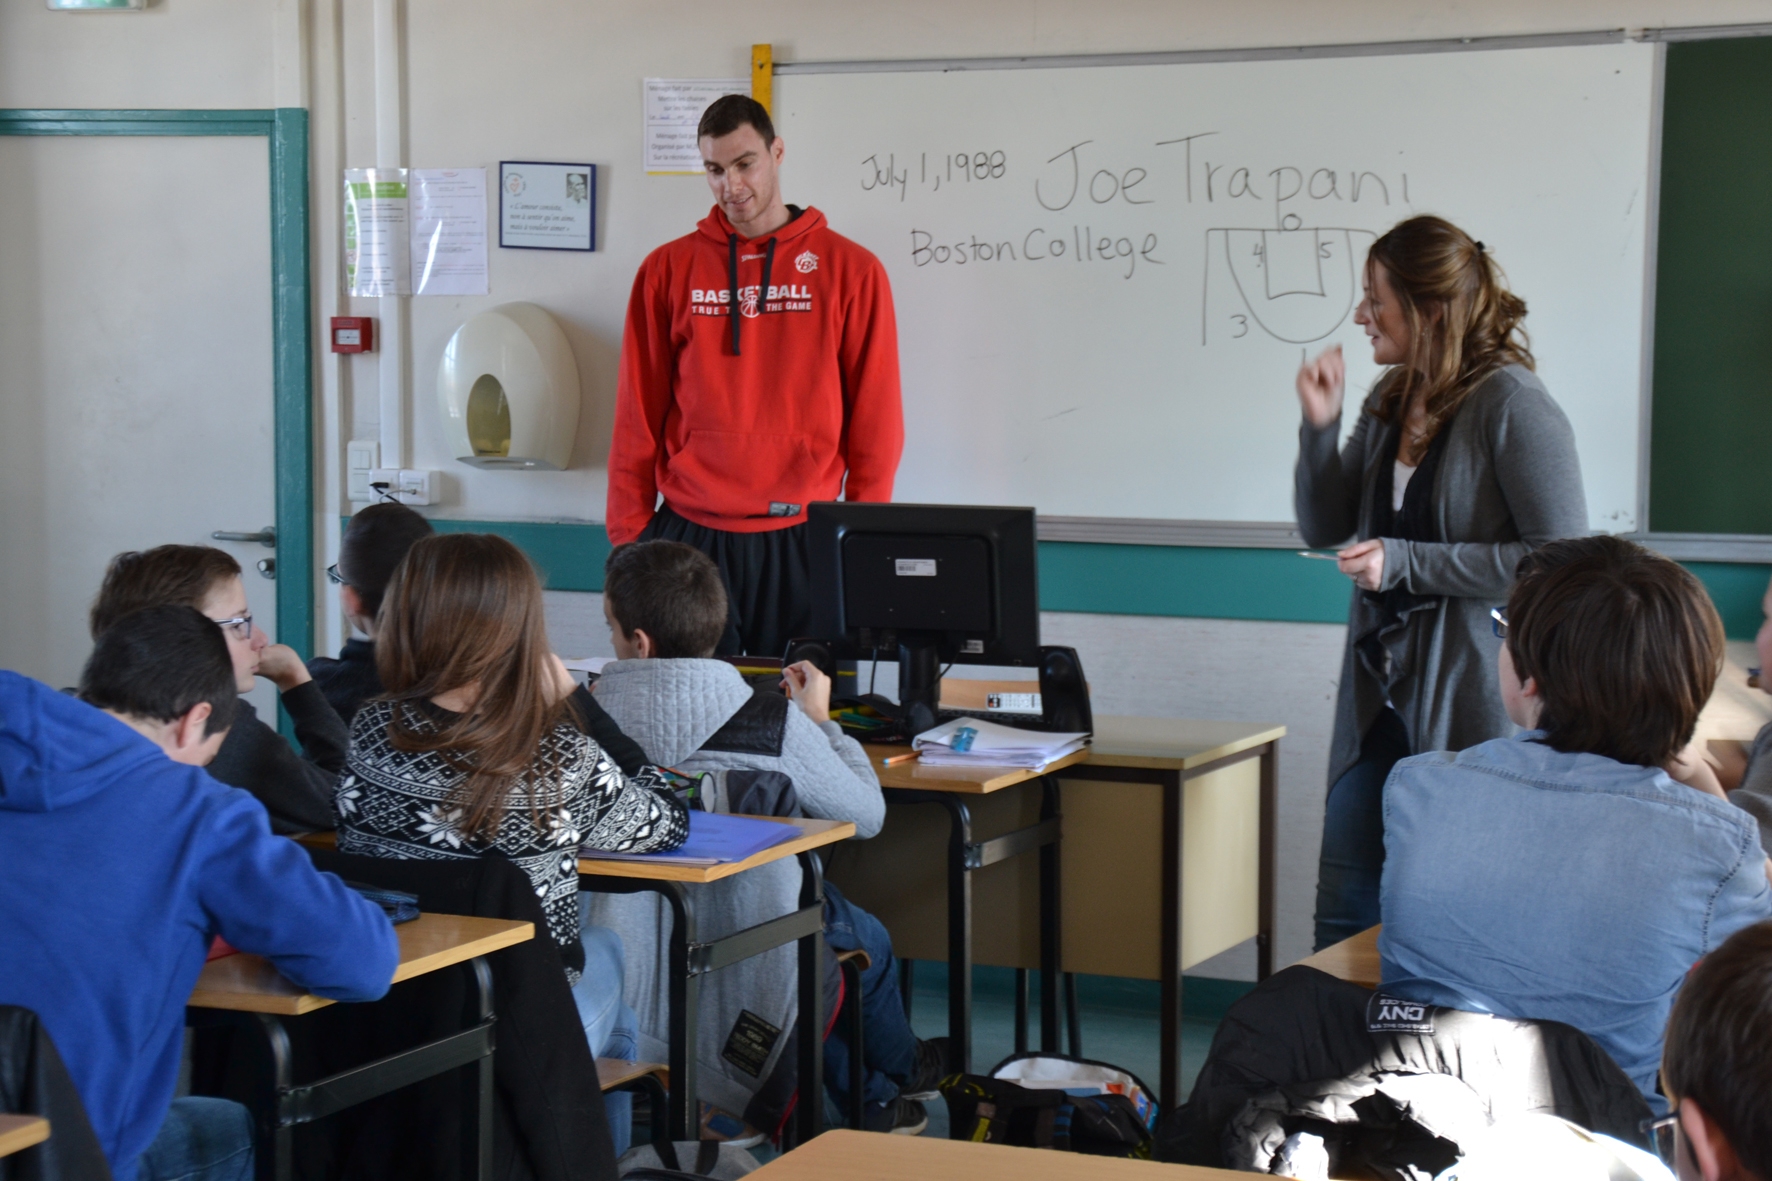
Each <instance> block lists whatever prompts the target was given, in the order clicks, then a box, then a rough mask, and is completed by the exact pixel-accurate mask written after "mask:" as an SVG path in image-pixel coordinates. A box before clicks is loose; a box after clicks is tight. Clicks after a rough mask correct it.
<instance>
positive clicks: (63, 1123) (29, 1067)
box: [0, 1005, 111, 1181]
mask: <svg viewBox="0 0 1772 1181" xmlns="http://www.w3.org/2000/svg"><path fill="white" fill-rule="evenodd" d="M0 1111H3V1112H6V1113H7V1114H9V1115H40V1116H42V1117H43V1118H44V1119H47V1120H48V1121H49V1139H47V1140H45V1141H44V1142H43V1143H41V1144H39V1145H37V1146H36V1147H34V1148H27V1149H25V1150H24V1151H23V1152H19V1153H15V1154H13V1155H12V1156H8V1157H4V1158H0V1181H111V1166H110V1164H109V1163H108V1162H107V1161H106V1160H105V1150H104V1149H103V1148H101V1147H100V1146H99V1142H98V1137H97V1136H96V1135H95V1134H94V1133H93V1131H92V1125H91V1124H90V1123H88V1122H87V1120H86V1108H85V1107H84V1106H83V1105H82V1104H81V1102H80V1092H79V1091H77V1090H75V1089H74V1080H73V1079H71V1078H69V1077H68V1068H67V1067H66V1066H64V1065H62V1057H61V1055H60V1054H58V1053H56V1051H55V1043H54V1042H52V1041H51V1040H50V1039H49V1032H48V1031H47V1030H45V1029H44V1028H43V1023H42V1022H40V1021H38V1020H37V1014H35V1013H33V1012H31V1010H29V1009H21V1008H19V1007H18V1006H17V1005H0Z"/></svg>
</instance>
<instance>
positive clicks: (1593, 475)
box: [775, 43, 1655, 532]
mask: <svg viewBox="0 0 1772 1181" xmlns="http://www.w3.org/2000/svg"><path fill="white" fill-rule="evenodd" d="M1654 53H1655V50H1654V48H1653V47H1652V46H1649V45H1644V44H1640V43H1624V44H1612V45H1590V46H1562V47H1554V48H1531V49H1508V50H1493V51H1484V52H1465V53H1449V54H1433V55H1424V54H1417V55H1401V56H1392V57H1354V58H1339V59H1327V60H1303V61H1285V62H1273V61H1251V62H1225V63H1206V64H1186V65H1125V66H1108V67H1095V68H1075V69H1040V70H1002V71H990V72H965V71H962V72H950V73H904V74H884V73H878V74H827V75H788V76H784V77H780V78H778V79H777V81H776V84H775V107H776V119H777V128H778V131H779V133H780V134H781V136H782V138H783V140H784V141H785V143H786V148H787V156H786V161H785V163H784V166H783V182H782V183H783V190H784V193H785V194H786V196H787V198H788V199H789V200H791V201H795V202H798V203H802V204H808V203H809V204H812V205H816V206H817V207H818V208H820V209H821V210H823V211H824V213H825V214H826V216H827V217H828V218H829V221H830V223H831V226H832V228H833V229H835V230H836V231H837V232H838V233H841V234H844V235H846V236H848V237H850V238H853V239H855V240H856V241H858V242H860V243H861V244H862V245H864V246H866V247H868V248H869V249H870V250H872V251H873V252H874V253H875V254H877V255H878V256H879V257H880V258H881V260H882V261H883V262H884V263H885V265H886V269H887V271H888V273H889V274H890V276H891V281H892V288H893V297H894V302H895V306H896V309H897V315H898V330H899V355H900V358H901V365H902V369H903V385H904V401H905V431H906V443H905V453H904V460H903V463H902V465H901V467H900V469H899V478H898V484H897V488H896V493H895V495H896V498H897V499H899V500H904V501H925V502H935V503H995V504H1031V505H1034V506H1035V507H1036V508H1037V509H1038V510H1039V511H1040V513H1042V514H1043V515H1048V516H1078V517H1143V518H1160V519H1176V520H1200V521H1234V522H1263V521H1289V520H1291V519H1292V465H1293V461H1294V459H1295V458H1296V455H1297V428H1298V420H1299V411H1298V403H1297V397H1296V395H1295V394H1294V392H1293V375H1294V373H1295V372H1296V370H1297V367H1298V364H1299V362H1300V360H1301V359H1302V358H1303V357H1304V356H1305V355H1306V354H1307V353H1309V354H1314V353H1315V352H1316V351H1317V350H1320V349H1322V348H1325V347H1327V346H1329V345H1332V344H1340V345H1342V346H1343V348H1344V350H1345V352H1346V355H1347V357H1348V360H1349V362H1350V364H1349V399H1350V408H1351V407H1352V406H1355V405H1357V401H1355V400H1356V399H1358V397H1359V396H1360V392H1361V391H1363V390H1364V389H1366V388H1367V387H1369V386H1370V384H1371V382H1372V380H1373V379H1374V378H1375V377H1376V375H1377V369H1376V368H1375V367H1374V366H1373V365H1372V363H1371V349H1370V346H1369V345H1367V343H1366V340H1365V337H1364V334H1363V333H1361V332H1360V330H1359V329H1358V327H1357V326H1356V325H1355V324H1354V323H1353V319H1352V311H1353V305H1354V303H1355V302H1356V301H1357V300H1358V298H1359V287H1360V272H1361V263H1362V261H1363V259H1364V254H1365V250H1366V248H1367V247H1368V246H1369V245H1370V244H1371V242H1372V241H1373V239H1374V237H1375V236H1376V235H1377V234H1379V233H1381V232H1383V231H1384V230H1385V229H1386V228H1388V227H1389V226H1390V225H1392V224H1394V223H1395V222H1397V221H1399V220H1401V219H1402V218H1405V217H1408V216H1411V215H1413V214H1415V213H1437V214H1439V215H1441V216H1443V217H1447V218H1449V219H1451V220H1452V221H1453V222H1455V223H1457V224H1458V225H1460V226H1462V227H1464V228H1465V229H1466V230H1468V231H1469V232H1470V233H1471V234H1472V235H1474V236H1475V237H1477V238H1479V239H1481V240H1482V241H1483V242H1484V243H1485V244H1486V245H1487V246H1488V247H1489V249H1491V250H1492V251H1493V252H1494V255H1495V257H1496V258H1497V260H1498V261H1499V262H1500V263H1501V264H1502V266H1503V267H1504V268H1505V270H1506V272H1507V274H1508V278H1509V282H1510V285H1511V286H1512V287H1513V289H1514V290H1515V291H1516V292H1518V293H1519V294H1520V295H1521V296H1522V297H1523V298H1524V299H1525V300H1526V302H1527V305H1528V309H1529V312H1528V316H1527V320H1526V325H1527V328H1528V330H1529V331H1530V333H1531V339H1532V347H1533V350H1534V352H1535V353H1536V355H1537V358H1538V371H1539V373H1540V375H1541V376H1542V377H1543V379H1544V381H1545V383H1546V385H1547V386H1548V387H1549V389H1550V391H1551V394H1552V396H1553V397H1554V398H1555V399H1556V400H1557V401H1558V403H1559V404H1560V405H1561V406H1562V407H1563V409H1564V410H1565V411H1566V412H1567V414H1568V415H1569V418H1570V420H1571V421H1572V423H1573V424H1574V428H1575V436H1576V442H1577V446H1578V448H1579V450H1580V455H1581V465H1582V472H1583V476H1584V478H1585V482H1586V486H1587V498H1588V510H1589V515H1590V517H1591V520H1592V524H1593V526H1594V527H1595V528H1597V529H1604V530H1606V531H1609V532H1619V531H1625V530H1629V529H1633V528H1635V527H1636V524H1637V522H1636V509H1637V491H1636V489H1637V451H1638V437H1637V436H1638V428H1639V418H1638V405H1639V396H1640V388H1641V379H1642V373H1641V369H1642V352H1643V350H1642V336H1643V331H1644V311H1643V308H1644V303H1643V301H1644V291H1645V284H1644V253H1645V249H1644V243H1645V234H1646V226H1647V214H1646V210H1647V206H1648V204H1649V202H1648V196H1649V193H1650V191H1651V190H1650V188H1649V167H1650V159H1651V152H1650V147H1651V123H1652V120H1651V113H1652V108H1653V95H1654ZM1354 418H1355V415H1354V414H1352V413H1348V414H1346V415H1344V426H1345V428H1346V429H1348V430H1351V429H1352V426H1353V422H1354Z"/></svg>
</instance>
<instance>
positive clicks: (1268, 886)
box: [1255, 741, 1280, 980]
mask: <svg viewBox="0 0 1772 1181" xmlns="http://www.w3.org/2000/svg"><path fill="white" fill-rule="evenodd" d="M1279 817H1280V744H1279V743H1278V742H1277V741H1276V742H1270V743H1268V744H1267V745H1266V746H1264V747H1263V748H1262V750H1261V851H1260V858H1261V868H1260V871H1259V872H1260V874H1261V882H1260V884H1259V885H1258V887H1257V898H1258V899H1259V902H1258V903H1257V906H1258V908H1259V914H1258V917H1257V919H1256V927H1257V931H1258V934H1257V935H1256V937H1255V939H1256V943H1255V976H1256V979H1258V980H1266V979H1267V978H1268V977H1269V976H1272V975H1273V974H1274V926H1275V917H1274V916H1275V909H1276V906H1277V904H1278V899H1277V898H1276V897H1275V894H1276V891H1275V889H1274V872H1275V868H1276V867H1277V866H1278V865H1279V832H1278V830H1279Z"/></svg>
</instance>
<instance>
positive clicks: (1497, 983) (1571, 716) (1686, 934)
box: [1378, 537, 1772, 1112]
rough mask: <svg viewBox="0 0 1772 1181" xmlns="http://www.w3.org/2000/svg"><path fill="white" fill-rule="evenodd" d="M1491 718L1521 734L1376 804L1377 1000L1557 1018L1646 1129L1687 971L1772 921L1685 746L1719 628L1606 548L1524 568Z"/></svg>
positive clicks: (1748, 840)
mask: <svg viewBox="0 0 1772 1181" xmlns="http://www.w3.org/2000/svg"><path fill="white" fill-rule="evenodd" d="M1498 622H1504V626H1503V627H1502V629H1501V630H1503V631H1504V632H1505V639H1504V643H1503V644H1502V647H1501V652H1500V655H1499V657H1498V659H1497V663H1498V669H1497V672H1498V674H1499V678H1500V688H1501V699H1502V702H1503V704H1504V705H1505V706H1506V708H1507V712H1508V716H1509V717H1510V718H1511V719H1512V720H1513V721H1514V722H1515V724H1517V725H1519V726H1520V727H1522V728H1523V730H1524V731H1525V732H1524V733H1521V734H1518V735H1516V736H1514V737H1513V738H1502V739H1495V740H1493V741H1490V742H1485V743H1481V744H1480V745H1477V746H1474V747H1471V748H1469V749H1468V750H1463V751H1459V752H1456V753H1451V752H1442V753H1437V754H1424V755H1417V756H1415V757H1414V758H1409V759H1404V760H1403V761H1402V762H1400V763H1398V764H1397V767H1396V769H1395V770H1394V771H1392V773H1391V776H1390V779H1389V781H1388V782H1387V783H1386V784H1385V789H1384V829H1385V839H1384V844H1385V864H1384V877H1383V880H1382V886H1381V889H1380V898H1379V905H1380V909H1381V912H1382V914H1383V919H1384V930H1383V931H1382V932H1381V933H1380V935H1379V940H1378V951H1379V958H1380V970H1381V974H1382V975H1381V978H1382V980H1383V988H1384V991H1385V992H1386V993H1387V994H1389V995H1393V996H1398V997H1402V998H1404V999H1407V1000H1415V1001H1420V1002H1423V1003H1426V1004H1434V1005H1445V1006H1448V1007H1451V1008H1456V1009H1463V1010H1466V1011H1473V1012H1484V1013H1493V1014H1495V1015H1496V1016H1500V1017H1509V1018H1524V1019H1529V1020H1549V1021H1560V1022H1563V1023H1564V1024H1567V1025H1572V1026H1574V1027H1575V1028H1577V1029H1579V1030H1581V1031H1582V1032H1584V1033H1586V1034H1587V1035H1588V1036H1589V1037H1591V1038H1593V1039H1594V1040H1595V1041H1596V1042H1598V1043H1599V1045H1600V1046H1601V1047H1602V1048H1603V1049H1604V1050H1605V1051H1606V1052H1607V1053H1608V1054H1610V1055H1611V1056H1612V1058H1613V1060H1614V1061H1616V1062H1617V1063H1618V1065H1619V1066H1620V1067H1622V1068H1623V1070H1624V1072H1625V1074H1627V1075H1628V1076H1630V1078H1631V1080H1632V1081H1633V1082H1635V1083H1636V1085H1637V1088H1638V1089H1639V1090H1640V1091H1641V1092H1642V1094H1643V1097H1644V1099H1645V1100H1646V1101H1647V1102H1648V1104H1649V1106H1650V1108H1651V1110H1653V1111H1656V1112H1661V1111H1664V1110H1665V1103H1664V1101H1663V1099H1662V1097H1661V1095H1659V1094H1658V1093H1657V1092H1656V1089H1655V1074H1656V1066H1657V1064H1658V1063H1659V1061H1660V1058H1661V1039H1662V1031H1663V1029H1664V1028H1665V1027H1666V1024H1667V1017H1668V1012H1669V1010H1670V1009H1671V1008H1672V1006H1673V1001H1674V997H1675V995H1676V994H1677V993H1678V992H1679V990H1680V985H1681V982H1682V981H1683V980H1684V979H1685V976H1686V972H1687V970H1688V969H1690V968H1691V966H1692V965H1693V963H1695V962H1696V961H1697V960H1698V959H1699V958H1700V957H1702V956H1704V955H1705V954H1706V953H1708V952H1711V951H1713V950H1714V949H1715V948H1716V947H1717V946H1718V945H1719V944H1721V943H1722V941H1723V940H1724V939H1725V938H1726V937H1728V936H1729V935H1730V934H1731V933H1733V932H1734V931H1737V930H1739V929H1740V928H1742V927H1745V926H1748V925H1750V924H1753V923H1756V922H1760V921H1762V920H1764V919H1766V918H1767V917H1768V916H1772V886H1769V885H1768V882H1767V876H1766V864H1765V855H1764V854H1763V853H1762V852H1761V849H1760V832H1759V828H1758V827H1757V826H1756V825H1755V824H1754V822H1753V820H1752V819H1751V818H1750V817H1749V816H1748V815H1747V814H1746V813H1744V812H1742V811H1741V810H1740V809H1738V808H1736V807H1734V806H1733V805H1731V804H1730V803H1729V802H1728V801H1727V800H1726V799H1724V798H1723V794H1722V791H1721V789H1720V788H1719V787H1718V786H1717V785H1716V781H1715V779H1714V777H1712V776H1710V775H1709V774H1708V769H1707V768H1705V767H1704V764H1703V762H1702V760H1699V759H1696V758H1693V757H1692V756H1691V755H1690V753H1688V751H1687V748H1688V746H1689V744H1690V743H1691V741H1692V733H1693V729H1694V727H1695V726H1696V724H1697V721H1698V713H1699V711H1700V710H1701V709H1702V708H1703V707H1704V703H1705V701H1706V700H1707V699H1708V698H1709V697H1710V694H1711V689H1712V688H1713V686H1714V685H1715V683H1716V678H1717V671H1718V669H1719V668H1720V667H1721V665H1722V652H1723V626H1722V621H1721V620H1720V619H1719V618H1718V617H1717V612H1716V608H1715V607H1713V606H1712V605H1711V602H1710V598H1709V596H1708V595H1706V593H1705V591H1704V588H1703V587H1702V586H1701V585H1699V583H1698V581H1697V580H1696V579H1695V578H1693V577H1692V575H1691V574H1690V573H1688V572H1687V571H1686V570H1684V569H1682V568H1681V567H1680V566H1679V565H1677V564H1676V563H1674V562H1671V561H1669V560H1667V559H1666V558H1663V557H1660V556H1659V555H1656V554H1652V553H1650V552H1649V551H1648V550H1645V549H1643V548H1642V547H1641V546H1637V545H1633V544H1631V543H1630V542H1628V541H1624V540H1623V539H1621V538H1616V537H1584V538H1578V539H1574V540H1568V541H1555V542H1550V543H1548V544H1546V545H1544V546H1541V547H1539V548H1538V549H1536V550H1534V551H1533V552H1531V553H1529V554H1527V555H1526V556H1525V557H1524V558H1523V559H1521V561H1520V565H1519V569H1518V571H1517V572H1516V576H1515V582H1514V587H1513V591H1512V593H1511V595H1510V596H1509V599H1508V605H1507V611H1506V612H1505V615H1504V616H1503V619H1502V620H1498Z"/></svg>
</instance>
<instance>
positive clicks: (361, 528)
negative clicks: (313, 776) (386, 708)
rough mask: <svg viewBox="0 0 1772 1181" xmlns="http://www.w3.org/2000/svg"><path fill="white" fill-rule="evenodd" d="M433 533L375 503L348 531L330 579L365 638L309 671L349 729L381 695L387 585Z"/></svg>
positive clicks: (398, 508)
mask: <svg viewBox="0 0 1772 1181" xmlns="http://www.w3.org/2000/svg"><path fill="white" fill-rule="evenodd" d="M431 532H432V530H431V523H430V522H429V521H427V520H425V519H424V518H423V517H422V516H420V515H419V514H417V513H415V512H413V511H412V510H411V509H409V508H407V507H406V506H405V505H403V504H372V505H370V506H368V507H367V508H363V509H359V510H358V511H357V513H356V515H355V516H353V517H352V518H351V523H350V524H349V525H347V526H345V536H344V541H343V543H342V544H341V545H340V546H339V551H338V564H337V565H335V566H333V567H331V568H330V569H328V570H327V571H326V576H327V577H328V578H330V579H331V580H332V581H333V582H334V583H336V584H337V585H338V601H339V605H340V606H341V607H342V608H343V609H344V615H345V620H346V622H348V623H349V624H350V626H351V628H352V629H353V630H354V631H356V632H359V633H361V634H362V635H363V637H364V638H363V639H358V638H357V637H356V636H355V635H352V636H350V637H348V638H347V639H346V640H345V646H344V648H343V649H342V650H341V651H340V652H339V654H338V659H337V660H334V659H332V658H331V657H329V656H316V657H314V658H313V659H312V660H310V661H308V672H309V674H310V675H312V676H313V678H314V683H315V684H316V685H318V686H320V692H321V693H323V694H325V695H326V700H327V702H328V703H329V704H330V705H331V706H332V708H333V709H334V710H335V711H337V713H338V716H339V717H341V718H343V719H344V721H345V725H347V726H348V725H350V724H351V719H352V718H354V717H356V716H357V710H358V709H359V708H361V707H362V705H363V703H364V702H365V701H368V700H369V699H370V698H371V697H374V696H376V695H378V694H379V693H380V692H381V678H380V677H378V676H377V675H376V672H375V616H376V613H377V612H379V611H380V610H381V600H382V595H383V593H385V592H386V591H387V589H388V580H389V579H391V578H393V577H394V570H395V568H396V567H398V566H399V565H400V559H402V558H404V557H405V556H406V551H407V550H409V549H411V548H412V543H413V542H415V541H417V540H418V539H419V538H421V537H429V536H430V535H431Z"/></svg>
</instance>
